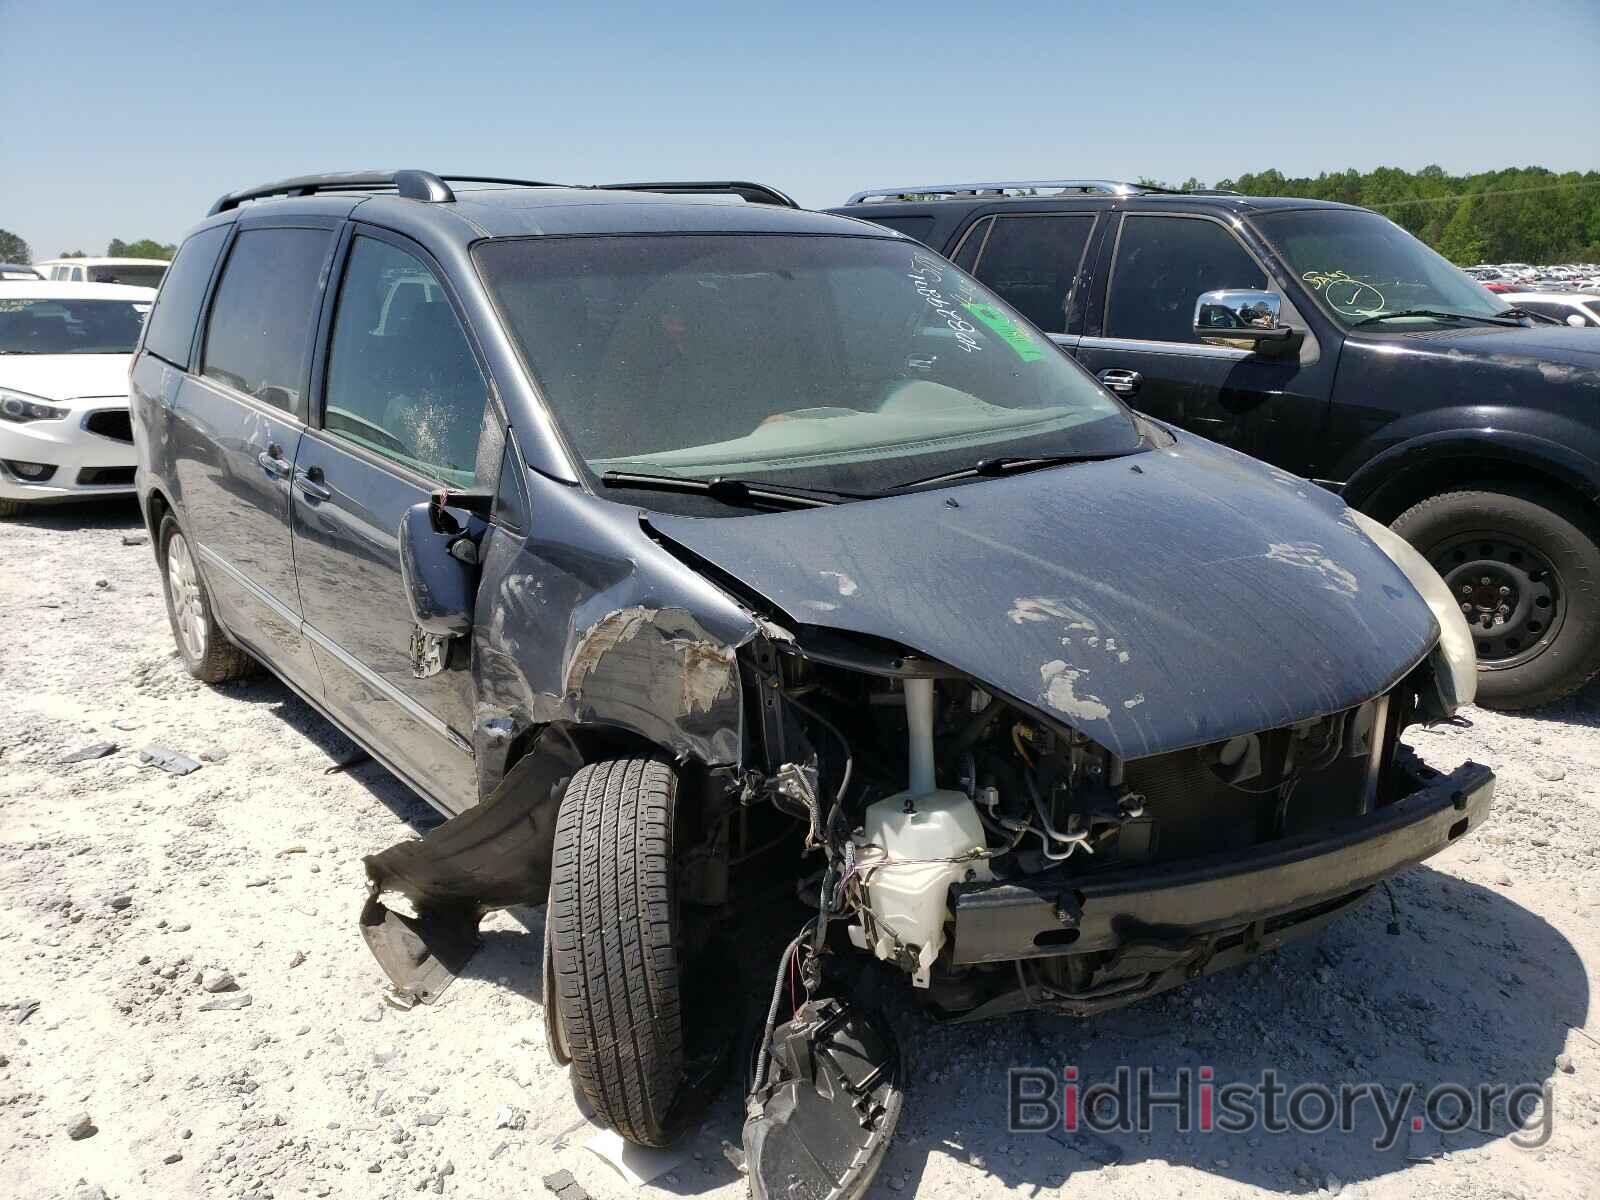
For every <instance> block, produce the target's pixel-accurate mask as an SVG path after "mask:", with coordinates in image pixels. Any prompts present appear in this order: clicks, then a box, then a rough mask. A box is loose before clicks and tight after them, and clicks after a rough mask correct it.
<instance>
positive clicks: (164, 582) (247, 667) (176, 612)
mask: <svg viewBox="0 0 1600 1200" xmlns="http://www.w3.org/2000/svg"><path fill="white" fill-rule="evenodd" d="M157 536H158V537H159V539H160V542H159V545H160V547H161V552H160V563H161V594H162V596H163V597H165V599H166V602H167V620H168V621H169V622H170V623H171V625H172V640H173V641H174V642H176V643H177V646H178V657H179V658H181V659H183V666H184V669H185V670H187V671H188V672H189V674H191V675H193V676H194V677H195V678H196V679H199V680H203V681H204V682H206V683H225V682H227V681H228V680H230V679H240V678H242V677H244V676H246V675H250V674H253V673H254V672H255V671H256V670H257V669H258V667H257V664H256V660H255V659H253V658H251V657H250V656H249V655H248V654H246V653H245V652H244V651H243V650H241V649H240V648H239V647H238V646H235V645H234V644H233V643H232V642H230V641H229V640H228V636H227V635H226V634H225V633H223V632H222V629H221V628H220V627H219V626H218V625H217V621H216V618H215V617H214V616H212V614H211V593H209V592H208V591H206V585H205V581H204V580H203V579H201V578H200V570H199V566H198V565H197V564H196V562H195V555H194V549H193V547H191V546H190V544H189V540H188V538H187V537H185V536H184V533H183V530H181V529H179V528H178V522H177V520H176V519H174V517H173V516H172V514H171V513H168V514H167V515H166V516H165V517H163V518H162V519H161V529H160V531H159V532H158V534H157Z"/></svg>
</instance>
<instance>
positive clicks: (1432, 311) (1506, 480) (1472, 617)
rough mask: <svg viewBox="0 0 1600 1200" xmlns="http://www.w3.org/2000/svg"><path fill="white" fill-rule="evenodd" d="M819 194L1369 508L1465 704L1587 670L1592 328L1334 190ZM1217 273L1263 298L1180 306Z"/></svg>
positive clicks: (927, 188) (1232, 437)
mask: <svg viewBox="0 0 1600 1200" xmlns="http://www.w3.org/2000/svg"><path fill="white" fill-rule="evenodd" d="M832 211H834V212H838V213H842V214H845V215H848V216H853V217H864V218H866V219H867V220H870V221H875V222H877V223H879V224H881V225H886V226H888V227H890V228H892V229H897V230H899V231H901V232H903V233H906V234H909V235H910V236H912V237H914V238H917V239H918V240H919V241H922V242H925V243H926V244H927V245H929V246H931V247H933V248H934V249H935V250H937V251H939V252H940V253H942V254H945V255H947V256H949V257H950V258H952V259H953V260H954V261H955V262H956V263H957V265H959V266H961V267H962V268H964V269H966V270H968V271H971V272H972V273H973V274H975V275H976V276H977V277H978V279H980V280H981V281H983V282H984V283H985V284H987V285H988V286H989V287H990V288H992V289H993V290H994V291H996V292H998V293H999V294H1000V295H1001V296H1003V297H1004V298H1005V299H1006V300H1007V301H1009V302H1010V303H1011V304H1012V305H1014V306H1015V307H1016V308H1018V309H1020V310H1021V311H1022V312H1024V313H1025V314H1027V316H1028V317H1029V319H1031V320H1032V321H1033V323H1034V324H1035V325H1037V326H1038V327H1039V328H1040V329H1042V330H1044V331H1045V332H1046V333H1048V334H1050V335H1051V337H1052V338H1053V339H1054V340H1055V341H1056V342H1057V343H1059V344H1060V345H1062V346H1064V347H1065V348H1066V349H1067V350H1068V351H1069V352H1070V353H1071V354H1073V355H1074V356H1075V357H1076V358H1077V359H1078V360H1079V361H1080V362H1082V363H1083V364H1084V366H1086V367H1088V368H1089V369H1090V370H1091V371H1093V372H1094V373H1095V374H1096V375H1097V376H1099V378H1100V379H1101V381H1102V382H1104V383H1105V385H1106V386H1107V387H1109V388H1111V389H1112V390H1113V391H1115V392H1117V393H1118V394H1119V395H1120V396H1122V397H1123V399H1125V400H1127V401H1128V403H1129V404H1131V405H1133V406H1134V407H1135V408H1136V409H1138V410H1139V411H1140V412H1144V413H1148V414H1150V415H1151V416H1154V417H1158V418H1160V419H1162V420H1164V421H1169V422H1171V423H1173V424H1175V425H1178V426H1181V427H1183V428H1185V429H1189V430H1192V431H1193V432H1195V433H1198V434H1201V435H1203V436H1205V437H1208V438H1211V439H1213V440H1215V441H1219V442H1222V443H1223V444H1224V445H1228V446H1232V447H1234V448H1236V449H1238V450H1243V451H1244V452H1245V453H1247V454H1251V455H1254V456H1255V457H1257V458H1261V459H1264V460H1266V461H1267V462H1269V463H1271V464H1273V465H1274V466H1277V467H1280V468H1282V469H1283V470H1285V471H1288V472H1291V473H1293V474H1294V475H1297V476H1304V477H1306V478H1309V479H1314V480H1315V481H1316V482H1318V483H1320V484H1322V485H1324V486H1325V487H1329V488H1332V489H1334V490H1336V491H1339V492H1340V493H1341V494H1342V495H1343V497H1344V499H1345V500H1346V501H1347V502H1348V503H1349V504H1351V505H1352V506H1354V507H1355V508H1358V509H1360V510H1361V511H1362V512H1364V513H1367V514H1369V515H1371V516H1373V517H1375V518H1377V519H1378V520H1381V521H1385V522H1388V523H1391V524H1392V525H1393V526H1394V528H1395V529H1396V530H1398V531H1399V532H1400V533H1401V534H1403V535H1404V536H1405V538H1406V539H1407V540H1408V541H1410V542H1411V543H1412V544H1413V545H1414V546H1416V547H1417V549H1419V550H1420V551H1422V553H1423V554H1424V555H1425V556H1426V557H1427V558H1428V560H1429V561H1430V562H1432V563H1433V565H1434V566H1435V567H1436V568H1437V569H1438V571H1439V573H1440V574H1441V575H1442V576H1444V578H1445V580H1446V581H1447V582H1448V583H1449V584H1450V589H1451V591H1452V592H1453V593H1454V594H1455V595H1456V598H1457V600H1458V602H1459V603H1460V605H1461V609H1462V612H1463V613H1465V614H1466V616H1467V619H1468V621H1469V622H1470V623H1471V625H1472V630H1473V637H1474V640H1475V641H1476V643H1477V649H1478V663H1479V668H1480V671H1481V677H1480V679H1479V683H1478V698H1479V702H1480V703H1483V704H1487V705H1490V706H1493V707H1498V708H1523V707H1528V706H1532V705H1537V704H1544V703H1548V702H1549V701H1552V700H1556V699H1559V698H1560V697H1562V696H1564V695H1566V694H1568V693H1569V692H1572V691H1573V690H1575V689H1576V688H1578V687H1579V686H1581V685H1582V684H1583V683H1584V682H1585V681H1587V680H1588V679H1589V678H1591V677H1592V676H1593V675H1594V674H1595V672H1596V671H1597V670H1600V509H1597V508H1596V498H1597V496H1600V331H1595V330H1577V329H1569V328H1566V327H1564V326H1562V325H1561V324H1560V323H1559V322H1550V321H1547V319H1546V318H1545V317H1543V316H1542V315H1538V314H1531V313H1525V312H1522V311H1521V310H1517V309H1509V308H1507V306H1506V304H1505V302H1504V301H1501V300H1499V299H1497V298H1496V297H1495V296H1493V295H1492V294H1490V293H1489V292H1487V291H1485V290H1484V289H1483V288H1482V287H1480V286H1479V285H1478V284H1477V283H1476V282H1475V281H1474V280H1472V279H1471V278H1469V277H1468V276H1467V275H1465V274H1464V273H1463V272H1461V271H1459V270H1457V269H1456V268H1455V267H1453V266H1452V265H1451V264H1450V263H1448V262H1446V261H1445V260H1444V259H1443V258H1441V257H1439V256H1438V255H1437V254H1435V253H1434V252H1433V251H1431V250H1429V249H1428V248H1427V247H1426V246H1424V245H1423V244H1422V243H1421V242H1419V241H1417V240H1416V239H1415V238H1413V237H1412V236H1411V235H1410V234H1408V233H1406V232H1405V230H1403V229H1401V228H1400V227H1399V226H1397V225H1395V224H1394V223H1393V222H1391V221H1389V220H1387V219H1385V218H1383V217H1381V216H1378V215H1377V214H1376V213H1373V212H1370V211H1368V210H1366V209H1360V208H1353V207H1350V206H1348V205H1342V204H1330V203H1326V202H1322V201H1315V200H1294V199H1282V198H1274V199H1258V198H1248V197H1244V196H1239V195H1234V194H1229V193H1216V192H1210V193H1174V192H1167V191H1163V190H1161V189H1159V188H1150V187H1143V186H1138V185H1134V184H1127V183H1117V182H1113V181H1105V180H1052V181H1041V182H1035V181H1030V182H1020V183H1006V182H997V183H977V184H954V185H952V184H923V185H916V186H912V187H903V188H879V189H875V190H873V191H869V192H859V193H857V194H856V195H854V196H852V197H850V200H849V202H848V203H847V204H846V205H845V206H844V207H843V208H838V209H834V210H832ZM1223 290H1228V291H1242V292H1248V293H1266V295H1252V296H1243V297H1235V298H1234V301H1233V302H1232V303H1229V304H1218V303H1216V302H1215V301H1214V300H1207V301H1205V302H1204V304H1203V305H1202V297H1203V296H1205V294H1206V293H1211V292H1214V291H1223ZM1251 305H1265V306H1267V309H1270V311H1267V309H1262V310H1261V311H1257V312H1254V313H1253V314H1241V312H1240V310H1241V308H1248V307H1249V306H1251Z"/></svg>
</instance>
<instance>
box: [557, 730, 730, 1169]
mask: <svg viewBox="0 0 1600 1200" xmlns="http://www.w3.org/2000/svg"><path fill="white" fill-rule="evenodd" d="M677 793H678V777H677V773H676V772H675V771H674V770H673V768H672V767H671V766H670V765H669V764H668V763H666V762H663V761H662V760H661V759H657V758H616V759H608V760H606V761H604V762H597V763H592V764H590V765H589V766H586V767H584V768H583V769H582V770H580V771H579V772H578V773H577V774H576V775H574V776H573V777H572V782H571V783H569V784H568V785H567V790H566V794H565V796H564V797H563V798H562V801H561V811H560V814H559V815H558V817H557V819H556V833H555V853H554V859H553V862H552V871H551V879H550V905H549V908H548V910H547V911H546V914H545V922H546V925H545V928H546V929H547V931H548V936H549V956H550V958H549V966H548V967H547V971H548V976H547V977H548V978H550V979H552V980H553V982H554V985H555V990H554V994H553V995H546V997H545V1003H546V1004H547V1005H552V1006H553V1007H554V1009H555V1014H554V1019H555V1022H556V1024H557V1027H558V1028H557V1033H558V1035H559V1043H560V1049H561V1051H563V1052H564V1053H565V1054H566V1055H567V1056H570V1058H571V1060H572V1071H573V1079H574V1081H575V1083H576V1084H577V1086H578V1087H579V1088H580V1089H581V1091H582V1092H583V1096H584V1099H585V1100H587V1101H588V1103H589V1105H590V1106H591V1107H592V1108H593V1109H594V1113H595V1116H596V1117H597V1118H598V1119H599V1120H600V1121H601V1122H602V1123H604V1124H606V1125H608V1126H610V1127H611V1128H612V1129H615V1130H616V1131H617V1132H618V1133H620V1134H621V1135H622V1136H623V1137H625V1138H626V1139H628V1140H629V1141H630V1142H637V1143H639V1144H640V1145H644V1146H665V1145H667V1144H668V1143H669V1142H671V1141H672V1139H673V1138H674V1137H675V1136H676V1135H677V1134H678V1133H679V1131H680V1130H681V1129H682V1128H683V1126H684V1124H685V1123H686V1122H687V1121H688V1119H689V1118H691V1117H693V1116H694V1115H696V1113H695V1111H693V1110H694V1109H695V1107H696V1105H695V1103H694V1093H696V1092H698V1091H699V1089H698V1088H696V1087H693V1086H691V1075H692V1074H693V1073H694V1072H693V1071H692V1069H691V1067H690V1065H689V1063H688V1061H687V1056H686V1054H685V1033H684V1013H683V1006H682V1003H681V1001H682V995H681V983H680V972H679V967H680V960H681V958H682V951H683V943H682V940H681V938H680V936H679V935H680V920H679V915H678V903H677V889H676V885H675V881H674V878H673V867H674V856H673V845H674V842H675V840H676V839H675V836H674V835H675V832H676V830H675V822H676V818H677V816H678V813H677ZM723 1036H724V1037H726V1031H724V1034H723Z"/></svg>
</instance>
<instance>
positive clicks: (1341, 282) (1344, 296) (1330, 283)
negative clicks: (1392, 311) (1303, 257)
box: [1300, 271, 1388, 317]
mask: <svg viewBox="0 0 1600 1200" xmlns="http://www.w3.org/2000/svg"><path fill="white" fill-rule="evenodd" d="M1300 278H1302V279H1304V280H1305V281H1306V282H1307V283H1309V284H1310V285H1311V286H1312V287H1313V288H1315V289H1316V290H1317V291H1319V292H1321V293H1322V296H1323V299H1325V300H1326V301H1327V302H1328V304H1329V305H1330V306H1331V307H1332V308H1333V309H1335V310H1336V311H1338V312H1341V313H1343V314H1344V315H1345V316H1347V317H1372V316H1376V315H1377V314H1378V313H1381V312H1382V311H1383V310H1384V309H1385V308H1386V307H1388V303H1387V301H1385V300H1384V298H1383V293H1382V292H1380V291H1379V290H1378V289H1377V288H1375V287H1373V286H1372V285H1371V284H1370V283H1362V282H1361V280H1359V279H1356V278H1355V277H1354V276H1352V275H1348V274H1346V273H1345V272H1344V271H1307V272H1306V273H1305V274H1304V275H1302V276H1301V277H1300Z"/></svg>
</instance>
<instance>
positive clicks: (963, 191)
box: [845, 179, 1167, 204]
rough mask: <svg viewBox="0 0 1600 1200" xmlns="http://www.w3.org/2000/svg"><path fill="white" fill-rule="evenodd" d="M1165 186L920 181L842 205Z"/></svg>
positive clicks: (1111, 192) (1125, 192)
mask: <svg viewBox="0 0 1600 1200" xmlns="http://www.w3.org/2000/svg"><path fill="white" fill-rule="evenodd" d="M1166 190H1167V189H1165V188H1159V187H1152V186H1150V185H1148V184H1142V183H1124V182H1122V181H1121V180H1118V179H1026V180H1007V181H1003V182H995V183H923V184H917V185H916V186H914V187H892V188H868V189H867V190H866V191H864V192H857V193H856V194H855V195H853V196H851V197H850V199H848V200H846V201H845V203H846V204H872V203H882V202H883V201H892V200H905V199H909V198H911V197H913V196H915V197H926V196H938V197H955V196H979V195H985V194H988V193H998V194H1000V195H1002V196H1010V195H1026V194H1030V193H1036V192H1083V193H1085V194H1086V195H1099V196H1137V195H1140V194H1142V193H1144V192H1162V191H1166Z"/></svg>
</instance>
